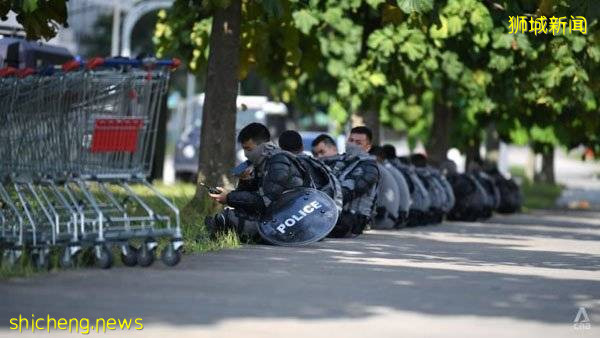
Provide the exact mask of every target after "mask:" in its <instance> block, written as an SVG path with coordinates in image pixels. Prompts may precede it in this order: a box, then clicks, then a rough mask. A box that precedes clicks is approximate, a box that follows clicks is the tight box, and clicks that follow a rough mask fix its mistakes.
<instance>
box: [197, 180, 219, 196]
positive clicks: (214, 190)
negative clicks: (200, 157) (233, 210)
mask: <svg viewBox="0 0 600 338" xmlns="http://www.w3.org/2000/svg"><path fill="white" fill-rule="evenodd" d="M200 185H201V186H203V187H205V188H206V190H208V192H209V193H211V194H220V193H221V192H222V191H221V190H219V189H217V188H215V187H211V186H208V185H206V184H204V182H200Z"/></svg>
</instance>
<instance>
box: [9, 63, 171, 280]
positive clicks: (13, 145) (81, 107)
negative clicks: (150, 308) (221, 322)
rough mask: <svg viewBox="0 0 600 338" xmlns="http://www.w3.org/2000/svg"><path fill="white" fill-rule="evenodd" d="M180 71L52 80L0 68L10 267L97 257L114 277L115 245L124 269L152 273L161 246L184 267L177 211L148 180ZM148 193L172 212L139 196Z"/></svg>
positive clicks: (104, 71)
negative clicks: (56, 255)
mask: <svg viewBox="0 0 600 338" xmlns="http://www.w3.org/2000/svg"><path fill="white" fill-rule="evenodd" d="M178 64H179V62H178V60H168V61H165V60H154V59H149V60H130V59H122V58H113V59H100V58H96V59H92V60H90V61H88V62H78V61H72V62H69V63H67V64H65V65H63V66H62V68H61V69H57V70H54V71H48V69H46V70H45V71H34V70H30V69H25V70H23V69H21V70H16V69H13V68H4V69H0V248H1V249H2V264H6V265H12V264H15V263H16V262H17V261H19V259H20V258H22V257H23V256H24V255H28V256H29V258H30V259H32V261H33V262H34V264H35V265H36V266H38V267H39V268H46V267H48V264H49V252H50V250H51V249H53V248H59V249H60V250H61V254H60V257H61V258H60V264H61V265H62V266H63V267H70V266H72V265H73V264H74V262H75V258H76V256H77V255H78V253H80V252H82V251H83V250H84V249H91V251H92V252H93V253H94V257H95V259H96V262H97V264H98V265H99V266H100V267H102V268H109V267H110V266H111V265H112V263H113V255H112V250H111V247H113V246H117V247H119V248H120V251H121V259H122V261H123V263H124V264H125V265H128V266H132V265H136V264H139V265H141V266H148V265H150V264H152V262H153V261H154V258H155V251H156V250H157V249H156V248H157V247H158V241H159V239H161V238H166V239H168V244H167V245H166V247H165V248H164V249H163V250H162V254H161V258H162V260H163V262H164V263H165V264H167V265H170V266H172V265H175V264H177V263H178V262H179V260H180V258H181V253H180V251H181V250H180V249H181V246H182V240H181V229H180V219H179V211H178V209H177V207H176V206H175V205H174V204H173V203H172V202H170V201H169V200H168V199H167V198H165V197H164V196H163V195H161V194H160V193H159V192H158V191H157V190H156V189H155V188H154V187H153V186H152V185H151V184H149V183H148V182H147V180H146V178H147V176H148V175H149V173H150V170H151V165H152V160H153V156H154V148H155V141H156V133H157V123H158V114H159V112H160V106H161V101H162V99H163V98H164V95H165V92H166V90H167V86H168V80H169V70H170V69H172V68H174V67H177V65H178ZM140 186H142V187H144V189H145V190H146V191H147V192H148V194H152V195H154V196H153V197H152V198H153V199H154V200H158V201H160V203H161V204H162V205H164V207H163V208H159V209H160V210H156V205H155V204H153V205H151V204H149V203H148V202H147V200H148V194H144V195H141V194H139V193H136V191H137V190H139V189H140V188H139V187H140ZM165 210H166V211H165ZM167 211H168V212H167Z"/></svg>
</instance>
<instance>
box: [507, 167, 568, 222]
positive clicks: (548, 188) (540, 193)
mask: <svg viewBox="0 0 600 338" xmlns="http://www.w3.org/2000/svg"><path fill="white" fill-rule="evenodd" d="M510 172H511V175H512V176H513V177H515V178H516V179H517V180H518V181H520V182H521V191H522V192H523V211H528V210H533V209H554V208H556V200H557V199H558V198H559V197H560V195H561V193H562V191H563V188H564V187H563V186H562V185H559V184H551V183H543V182H532V181H531V180H529V179H528V178H527V177H526V176H525V170H524V169H523V168H522V167H511V168H510Z"/></svg>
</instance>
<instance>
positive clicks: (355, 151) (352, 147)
mask: <svg viewBox="0 0 600 338" xmlns="http://www.w3.org/2000/svg"><path fill="white" fill-rule="evenodd" d="M364 152H365V151H364V150H363V148H361V147H360V146H359V145H356V144H354V143H350V142H347V143H346V154H348V155H351V156H357V155H360V154H364Z"/></svg>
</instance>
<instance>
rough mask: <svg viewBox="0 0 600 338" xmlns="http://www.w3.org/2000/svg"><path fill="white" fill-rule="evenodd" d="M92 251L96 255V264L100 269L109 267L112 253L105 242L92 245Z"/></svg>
mask: <svg viewBox="0 0 600 338" xmlns="http://www.w3.org/2000/svg"><path fill="white" fill-rule="evenodd" d="M94 253H95V257H96V265H97V266H98V267H99V268H100V269H110V267H111V266H112V264H113V255H112V252H111V251H110V248H109V247H107V246H106V245H105V244H101V245H96V246H95V247H94Z"/></svg>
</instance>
